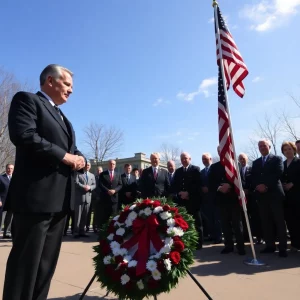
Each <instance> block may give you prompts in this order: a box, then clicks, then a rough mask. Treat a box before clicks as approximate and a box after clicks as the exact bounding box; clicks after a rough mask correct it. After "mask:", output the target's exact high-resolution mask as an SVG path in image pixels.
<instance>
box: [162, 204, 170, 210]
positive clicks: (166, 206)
mask: <svg viewBox="0 0 300 300" xmlns="http://www.w3.org/2000/svg"><path fill="white" fill-rule="evenodd" d="M170 208H171V207H170V205H168V204H165V205H164V206H163V210H164V211H169V210H170Z"/></svg>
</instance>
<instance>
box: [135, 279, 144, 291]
mask: <svg viewBox="0 0 300 300" xmlns="http://www.w3.org/2000/svg"><path fill="white" fill-rule="evenodd" d="M136 285H137V287H138V288H139V290H143V289H144V287H145V286H144V283H143V281H142V279H141V280H139V281H138V282H137V283H136Z"/></svg>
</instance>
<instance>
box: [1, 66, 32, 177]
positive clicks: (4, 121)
mask: <svg viewBox="0 0 300 300" xmlns="http://www.w3.org/2000/svg"><path fill="white" fill-rule="evenodd" d="M21 89H27V84H21V83H20V82H19V81H18V80H17V79H16V78H15V76H14V75H13V74H12V73H9V72H7V71H5V70H4V69H3V68H2V67H0V173H1V172H2V171H4V169H5V165H6V164H7V163H13V162H14V160H15V147H14V145H13V144H12V143H11V141H10V139H9V133H8V111H9V107H10V102H11V99H12V97H13V95H14V94H15V93H16V92H18V91H20V90H21Z"/></svg>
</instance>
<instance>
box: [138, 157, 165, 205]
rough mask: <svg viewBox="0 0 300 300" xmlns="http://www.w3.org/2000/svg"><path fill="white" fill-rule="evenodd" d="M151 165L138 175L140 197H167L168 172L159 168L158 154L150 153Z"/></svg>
mask: <svg viewBox="0 0 300 300" xmlns="http://www.w3.org/2000/svg"><path fill="white" fill-rule="evenodd" d="M150 161H151V167H149V168H146V169H144V170H143V172H142V175H141V177H140V181H139V184H140V191H141V196H142V198H144V199H146V198H152V197H167V196H168V192H169V188H170V181H169V177H168V172H167V171H166V170H164V169H161V168H159V162H160V155H159V153H152V154H151V155H150Z"/></svg>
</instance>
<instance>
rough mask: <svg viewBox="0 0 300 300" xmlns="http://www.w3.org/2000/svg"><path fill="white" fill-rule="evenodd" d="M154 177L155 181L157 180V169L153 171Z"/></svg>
mask: <svg viewBox="0 0 300 300" xmlns="http://www.w3.org/2000/svg"><path fill="white" fill-rule="evenodd" d="M153 176H154V179H156V178H157V169H156V168H154V170H153Z"/></svg>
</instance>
